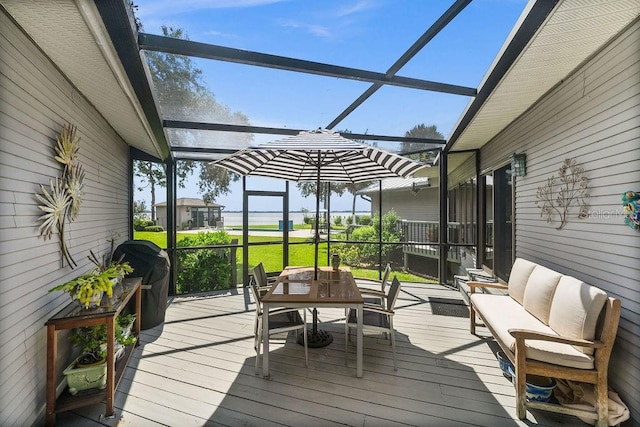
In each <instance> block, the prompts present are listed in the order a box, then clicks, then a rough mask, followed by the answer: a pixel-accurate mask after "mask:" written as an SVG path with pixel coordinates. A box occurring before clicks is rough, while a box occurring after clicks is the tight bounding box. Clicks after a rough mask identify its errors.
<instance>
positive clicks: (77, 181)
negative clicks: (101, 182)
mask: <svg viewBox="0 0 640 427" xmlns="http://www.w3.org/2000/svg"><path fill="white" fill-rule="evenodd" d="M76 131H77V129H76V127H75V126H74V125H71V124H66V125H64V126H63V127H62V131H60V134H59V135H58V136H57V137H56V146H55V152H56V155H55V156H54V158H55V159H56V161H58V162H59V163H62V165H63V169H62V174H61V176H60V177H59V178H54V179H51V180H49V191H47V188H46V187H45V186H44V185H42V184H41V185H40V189H41V190H42V194H37V193H36V198H37V199H38V200H39V201H40V203H42V205H39V206H38V208H39V209H40V210H41V211H43V212H44V214H43V215H42V216H40V218H38V221H41V222H42V224H40V227H39V231H40V235H41V236H43V237H44V238H45V239H50V238H51V236H52V234H53V231H54V228H55V229H56V230H57V231H58V235H59V238H60V252H61V253H62V266H63V267H64V262H65V261H67V263H68V264H69V266H70V267H71V268H75V267H77V264H76V262H75V261H74V260H73V257H72V256H71V254H70V253H69V249H68V248H67V244H66V241H65V234H64V226H65V222H66V221H69V222H73V221H74V220H75V219H76V218H77V217H78V212H79V211H80V204H81V203H82V189H83V187H84V183H83V181H84V169H83V168H82V165H81V164H80V163H78V160H77V158H78V150H79V148H80V137H79V136H77V134H76Z"/></svg>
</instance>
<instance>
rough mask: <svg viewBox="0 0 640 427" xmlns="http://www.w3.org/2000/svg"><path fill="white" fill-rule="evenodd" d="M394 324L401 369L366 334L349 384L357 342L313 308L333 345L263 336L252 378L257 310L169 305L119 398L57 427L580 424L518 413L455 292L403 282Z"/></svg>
mask: <svg viewBox="0 0 640 427" xmlns="http://www.w3.org/2000/svg"><path fill="white" fill-rule="evenodd" d="M396 307H397V311H396V313H397V314H396V316H395V326H396V331H397V334H396V337H397V353H398V364H399V369H398V371H397V372H396V371H394V370H393V365H392V363H393V362H392V353H391V347H390V345H389V344H388V341H386V340H385V339H384V338H383V337H382V336H381V335H380V336H367V337H365V347H364V377H363V378H356V376H355V345H354V343H355V340H354V341H353V342H352V344H351V345H350V346H349V358H348V366H345V362H344V360H345V359H344V351H343V348H344V333H343V327H344V326H343V323H342V321H343V318H344V313H343V311H342V310H339V309H329V310H322V311H321V312H320V314H319V318H320V321H321V322H323V323H322V328H323V329H325V330H329V331H331V332H332V333H333V335H334V341H333V343H332V344H331V345H329V346H328V347H324V348H319V349H309V367H308V368H305V367H304V350H303V347H302V346H300V345H298V344H297V343H296V342H295V333H291V334H290V335H289V336H286V335H284V334H283V335H280V336H276V337H275V338H272V346H271V358H270V365H271V378H270V379H269V380H266V379H263V378H262V376H256V375H255V374H254V362H255V352H254V350H253V319H254V305H253V302H252V301H251V300H250V298H249V296H248V292H247V293H246V294H245V293H243V290H242V289H239V290H238V291H237V292H235V291H234V292H233V293H225V294H222V295H214V296H206V297H191V298H178V299H175V300H174V301H173V302H172V303H171V305H170V306H169V308H168V309H167V313H166V319H165V323H164V324H163V325H161V326H158V327H156V328H153V329H149V330H146V331H143V334H142V337H141V340H142V345H141V346H140V347H139V348H138V349H137V350H136V351H135V353H134V356H133V357H132V359H131V360H130V362H129V366H128V368H127V369H126V372H125V376H124V378H123V379H122V381H121V383H120V386H119V388H118V391H117V393H116V417H115V418H114V419H110V420H104V419H102V417H101V413H103V412H104V405H95V406H93V407H88V408H83V409H80V410H76V411H74V412H65V413H61V414H58V417H57V421H58V423H57V424H58V425H61V426H76V425H77V426H87V425H112V426H113V425H122V426H151V425H169V426H202V425H207V426H218V425H220V426H222V425H225V426H240V425H242V426H261V427H262V426H275V425H278V426H281V425H287V426H332V425H342V426H344V425H348V426H396V425H403V426H407V425H412V426H460V425H473V426H514V425H540V426H558V425H565V426H584V425H585V424H584V423H582V422H581V421H580V420H578V419H577V418H574V417H568V416H561V415H556V414H552V413H547V412H539V411H535V412H533V413H530V414H529V417H528V420H527V421H526V422H522V421H520V420H518V419H517V417H516V416H515V409H514V402H515V399H514V388H513V386H512V385H511V383H510V382H509V381H508V380H507V379H506V378H505V377H504V376H503V375H502V373H501V371H500V369H499V367H498V362H497V361H496V358H495V356H494V350H495V345H494V344H493V342H492V339H491V337H490V335H489V333H488V332H487V331H486V330H485V329H484V328H479V333H480V335H481V337H477V336H474V335H471V334H469V326H468V322H469V321H468V311H467V309H466V306H464V303H463V301H462V299H461V297H460V294H459V293H458V292H457V291H455V290H450V289H448V288H445V287H441V286H438V285H424V284H411V283H405V284H403V288H402V292H401V295H400V300H399V301H398V303H397V306H396Z"/></svg>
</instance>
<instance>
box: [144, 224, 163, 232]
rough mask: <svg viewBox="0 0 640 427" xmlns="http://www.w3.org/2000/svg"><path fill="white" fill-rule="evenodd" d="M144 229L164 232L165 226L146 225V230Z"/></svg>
mask: <svg viewBox="0 0 640 427" xmlns="http://www.w3.org/2000/svg"><path fill="white" fill-rule="evenodd" d="M142 231H152V232H154V233H162V232H163V231H164V228H162V226H161V225H150V226H148V227H145V228H144V230H142Z"/></svg>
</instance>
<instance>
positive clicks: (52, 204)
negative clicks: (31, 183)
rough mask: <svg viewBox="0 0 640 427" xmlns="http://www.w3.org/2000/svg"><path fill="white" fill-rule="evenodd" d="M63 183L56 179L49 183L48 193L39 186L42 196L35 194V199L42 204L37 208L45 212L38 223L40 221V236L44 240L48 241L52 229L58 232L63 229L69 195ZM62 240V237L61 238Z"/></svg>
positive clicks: (44, 188)
mask: <svg viewBox="0 0 640 427" xmlns="http://www.w3.org/2000/svg"><path fill="white" fill-rule="evenodd" d="M64 187H65V186H64V181H63V180H61V179H58V178H56V179H55V180H53V179H52V180H50V181H49V189H50V192H49V191H47V189H46V187H45V186H44V185H40V189H41V190H42V195H40V194H36V197H37V199H38V200H39V201H40V202H41V203H42V205H41V206H38V208H39V209H40V210H41V211H43V212H45V213H44V215H42V216H41V217H40V218H38V221H42V224H41V225H40V227H39V230H40V235H41V236H43V237H44V238H45V239H50V238H51V235H52V234H53V231H54V227H55V228H57V230H58V231H60V230H61V229H62V228H63V223H64V218H65V215H66V213H67V209H68V205H69V201H70V198H69V195H68V194H67V192H66V191H65V188H64ZM61 238H62V236H61Z"/></svg>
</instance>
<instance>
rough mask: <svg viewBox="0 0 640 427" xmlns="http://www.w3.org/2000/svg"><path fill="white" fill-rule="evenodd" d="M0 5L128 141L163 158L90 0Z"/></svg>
mask: <svg viewBox="0 0 640 427" xmlns="http://www.w3.org/2000/svg"><path fill="white" fill-rule="evenodd" d="M3 6H4V7H5V8H6V9H7V11H8V12H9V13H10V14H11V16H12V17H13V18H14V19H15V20H16V22H18V24H19V25H20V26H21V27H22V28H23V30H24V31H25V32H26V33H27V34H28V35H29V36H30V37H31V38H32V39H33V40H34V42H35V43H36V44H37V45H38V46H39V47H40V49H42V51H43V52H44V53H45V54H46V55H47V56H48V57H49V58H50V59H51V61H52V62H53V63H55V64H56V66H57V67H58V68H59V69H60V70H61V71H62V73H64V75H65V76H66V77H67V78H68V79H69V80H70V81H71V83H72V84H73V85H74V86H75V87H76V88H77V89H78V90H79V91H80V92H81V93H82V94H83V95H84V96H85V98H86V99H87V100H88V101H89V102H90V103H91V104H92V105H93V106H94V107H95V108H96V109H97V110H98V111H99V112H100V114H101V115H102V116H103V117H104V118H105V119H106V120H107V121H108V122H109V124H110V125H111V126H112V127H113V128H114V130H115V131H116V132H117V133H118V134H119V135H120V137H121V138H122V139H123V140H124V141H125V142H126V143H127V144H129V145H131V146H133V147H136V148H138V149H140V150H142V151H144V152H146V153H148V154H151V155H154V156H157V157H162V155H161V153H162V150H161V149H160V146H159V143H158V142H157V140H156V139H155V138H154V137H153V136H152V135H153V134H152V132H151V130H150V128H149V124H148V122H147V120H146V119H145V116H144V114H143V113H142V109H141V107H140V104H139V103H138V100H137V98H136V97H135V94H134V92H133V90H132V88H131V85H130V82H129V80H128V78H127V77H126V73H125V71H124V69H123V67H122V64H121V63H120V61H119V60H118V56H117V54H116V52H115V49H114V48H113V46H112V44H111V40H110V38H109V36H108V34H107V32H106V30H105V29H104V26H103V24H102V20H101V19H100V15H99V13H98V12H97V10H96V8H95V5H94V4H93V3H92V2H85V1H82V2H80V1H79V2H75V1H72V0H57V1H45V0H40V1H29V2H26V1H17V0H15V1H6V2H3ZM69 120H70V121H73V118H69Z"/></svg>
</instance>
